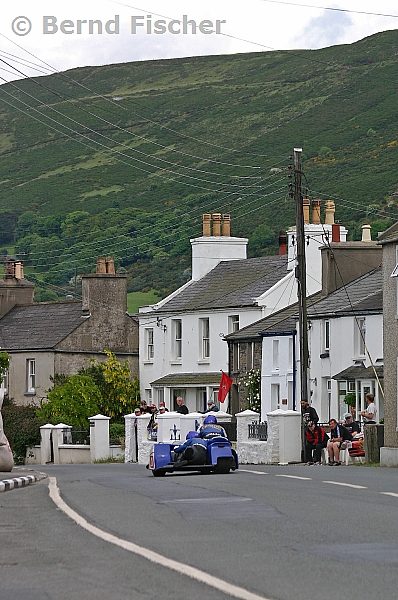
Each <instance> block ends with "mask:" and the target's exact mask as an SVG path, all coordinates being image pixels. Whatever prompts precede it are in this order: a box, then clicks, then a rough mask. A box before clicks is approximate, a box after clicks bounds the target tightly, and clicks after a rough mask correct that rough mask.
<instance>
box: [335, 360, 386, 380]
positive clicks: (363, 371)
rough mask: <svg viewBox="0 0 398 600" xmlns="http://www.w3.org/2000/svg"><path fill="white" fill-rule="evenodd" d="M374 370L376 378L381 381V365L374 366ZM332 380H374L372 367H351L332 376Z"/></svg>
mask: <svg viewBox="0 0 398 600" xmlns="http://www.w3.org/2000/svg"><path fill="white" fill-rule="evenodd" d="M375 370H376V373H377V377H378V378H379V379H383V377H384V367H383V365H375ZM332 379H339V380H354V379H375V374H374V371H373V367H365V365H364V364H363V363H362V364H361V365H351V366H350V367H348V368H347V369H344V371H340V373H337V375H333V377H332Z"/></svg>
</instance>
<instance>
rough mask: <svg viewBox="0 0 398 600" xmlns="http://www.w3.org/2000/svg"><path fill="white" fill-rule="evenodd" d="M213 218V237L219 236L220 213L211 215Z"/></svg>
mask: <svg viewBox="0 0 398 600" xmlns="http://www.w3.org/2000/svg"><path fill="white" fill-rule="evenodd" d="M211 216H212V218H213V235H214V236H217V237H219V236H221V213H213V214H212V215H211Z"/></svg>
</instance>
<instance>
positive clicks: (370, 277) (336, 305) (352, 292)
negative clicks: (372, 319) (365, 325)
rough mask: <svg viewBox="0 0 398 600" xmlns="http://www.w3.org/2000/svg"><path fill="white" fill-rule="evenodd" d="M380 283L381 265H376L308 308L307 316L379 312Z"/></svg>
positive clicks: (380, 306)
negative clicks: (371, 269)
mask: <svg viewBox="0 0 398 600" xmlns="http://www.w3.org/2000/svg"><path fill="white" fill-rule="evenodd" d="M382 285H383V283H382V272H381V267H377V268H376V269H374V270H373V271H370V272H369V273H366V274H365V275H362V276H361V277H359V278H358V279H355V280H354V281H351V283H348V284H347V285H346V286H343V287H341V288H339V289H337V290H336V291H334V292H332V293H331V294H329V296H326V298H323V299H322V300H320V301H319V302H317V303H316V304H315V305H314V306H313V307H312V308H309V309H308V311H307V313H308V317H309V318H311V319H316V318H324V317H334V316H335V317H341V316H343V315H345V314H359V313H365V312H367V313H369V312H373V313H376V314H378V313H381V312H382V310H383V302H382Z"/></svg>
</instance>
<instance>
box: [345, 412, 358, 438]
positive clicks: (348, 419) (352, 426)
mask: <svg viewBox="0 0 398 600" xmlns="http://www.w3.org/2000/svg"><path fill="white" fill-rule="evenodd" d="M343 427H345V428H346V429H348V431H349V432H350V433H351V436H352V437H354V436H355V435H357V434H358V433H360V431H361V426H360V425H359V423H358V421H354V419H353V417H352V414H351V413H344V421H343Z"/></svg>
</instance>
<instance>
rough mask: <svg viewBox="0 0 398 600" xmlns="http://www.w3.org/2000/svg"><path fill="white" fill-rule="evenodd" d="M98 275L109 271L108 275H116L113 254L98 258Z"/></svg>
mask: <svg viewBox="0 0 398 600" xmlns="http://www.w3.org/2000/svg"><path fill="white" fill-rule="evenodd" d="M95 272H96V273H97V275H102V274H104V273H107V274H108V275H115V263H114V260H113V258H112V257H111V256H107V257H99V258H97V268H96V270H95Z"/></svg>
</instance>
